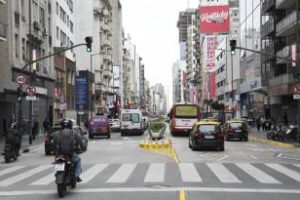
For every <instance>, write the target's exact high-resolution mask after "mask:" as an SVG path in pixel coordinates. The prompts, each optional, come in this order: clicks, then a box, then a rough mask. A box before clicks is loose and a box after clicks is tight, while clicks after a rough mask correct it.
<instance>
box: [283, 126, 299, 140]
mask: <svg viewBox="0 0 300 200" xmlns="http://www.w3.org/2000/svg"><path fill="white" fill-rule="evenodd" d="M285 138H286V139H292V140H294V141H297V138H298V127H297V126H295V125H290V126H289V127H288V129H287V130H286V132H285Z"/></svg>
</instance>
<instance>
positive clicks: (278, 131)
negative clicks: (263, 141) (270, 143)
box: [267, 125, 285, 141]
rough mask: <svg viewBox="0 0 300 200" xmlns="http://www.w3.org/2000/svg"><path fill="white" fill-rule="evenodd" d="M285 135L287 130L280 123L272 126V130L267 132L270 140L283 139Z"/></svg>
mask: <svg viewBox="0 0 300 200" xmlns="http://www.w3.org/2000/svg"><path fill="white" fill-rule="evenodd" d="M284 137H285V131H284V130H283V127H282V126H280V125H277V126H272V127H271V130H270V131H268V132H267V139H268V140H275V141H283V140H284Z"/></svg>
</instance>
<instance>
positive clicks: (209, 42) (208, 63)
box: [204, 35, 218, 71]
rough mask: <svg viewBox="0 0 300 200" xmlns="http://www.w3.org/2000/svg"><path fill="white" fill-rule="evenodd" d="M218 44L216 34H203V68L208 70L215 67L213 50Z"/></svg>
mask: <svg viewBox="0 0 300 200" xmlns="http://www.w3.org/2000/svg"><path fill="white" fill-rule="evenodd" d="M217 46H218V38H217V36H214V35H212V36H205V39H204V60H205V70H204V71H210V70H213V69H214V68H215V65H216V63H215V59H216V58H215V50H216V49H217Z"/></svg>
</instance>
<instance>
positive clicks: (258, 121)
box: [256, 118, 260, 133]
mask: <svg viewBox="0 0 300 200" xmlns="http://www.w3.org/2000/svg"><path fill="white" fill-rule="evenodd" d="M256 128H257V131H258V133H259V132H260V118H257V119H256Z"/></svg>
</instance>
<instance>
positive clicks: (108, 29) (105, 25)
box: [101, 23, 111, 32]
mask: <svg viewBox="0 0 300 200" xmlns="http://www.w3.org/2000/svg"><path fill="white" fill-rule="evenodd" d="M101 29H102V30H103V31H104V32H111V28H110V27H109V25H108V24H105V23H102V24H101Z"/></svg>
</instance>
